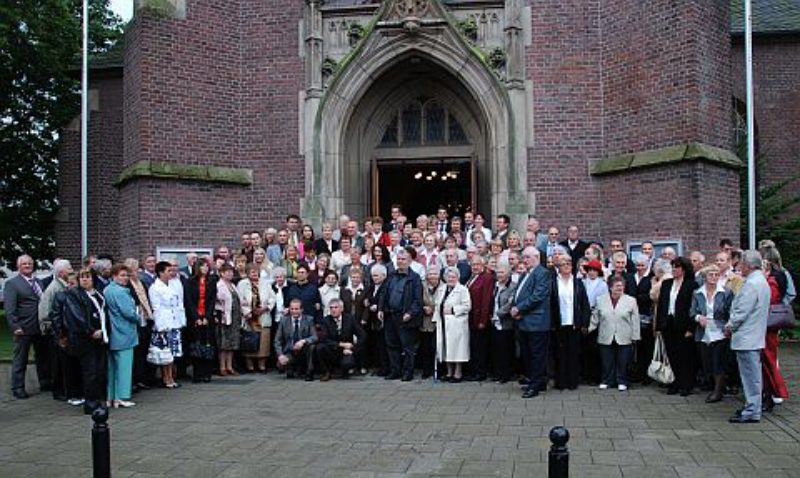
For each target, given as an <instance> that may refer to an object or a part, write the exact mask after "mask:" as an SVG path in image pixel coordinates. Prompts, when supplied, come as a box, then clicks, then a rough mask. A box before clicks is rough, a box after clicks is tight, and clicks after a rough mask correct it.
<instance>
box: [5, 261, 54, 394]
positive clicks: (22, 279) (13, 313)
mask: <svg viewBox="0 0 800 478" xmlns="http://www.w3.org/2000/svg"><path fill="white" fill-rule="evenodd" d="M17 271H18V272H19V274H17V276H15V277H13V278H11V279H9V280H8V281H6V283H5V290H4V292H5V310H6V320H8V328H9V330H11V333H12V334H13V335H14V355H13V357H14V358H13V361H12V363H11V393H12V394H13V395H14V398H17V399H20V400H22V399H26V398H28V394H27V393H26V392H25V369H26V368H27V367H28V352H29V351H30V348H31V345H32V346H33V348H34V350H35V352H36V373H37V375H38V376H39V388H40V390H42V391H45V390H50V387H51V384H50V367H49V355H50V354H49V349H48V345H47V341H46V340H45V338H44V337H43V336H42V331H41V328H40V326H39V300H40V298H41V297H42V293H43V290H42V283H41V281H40V280H39V279H37V278H36V277H34V275H33V258H31V256H28V255H22V256H19V258H17Z"/></svg>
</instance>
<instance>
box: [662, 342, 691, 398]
mask: <svg viewBox="0 0 800 478" xmlns="http://www.w3.org/2000/svg"><path fill="white" fill-rule="evenodd" d="M664 345H666V347H667V358H669V362H670V365H672V370H673V371H674V372H675V381H674V382H672V384H671V385H670V388H671V389H673V390H680V391H682V392H689V391H691V390H692V388H694V380H695V374H696V373H697V369H696V366H695V353H696V352H697V350H696V348H695V341H694V335H692V336H691V337H684V333H683V332H680V331H672V330H669V331H666V332H665V333H664Z"/></svg>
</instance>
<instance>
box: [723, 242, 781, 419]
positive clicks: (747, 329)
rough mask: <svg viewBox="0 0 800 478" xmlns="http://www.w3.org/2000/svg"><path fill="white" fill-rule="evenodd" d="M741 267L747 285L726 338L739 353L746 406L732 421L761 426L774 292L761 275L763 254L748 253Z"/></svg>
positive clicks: (737, 300) (736, 300)
mask: <svg viewBox="0 0 800 478" xmlns="http://www.w3.org/2000/svg"><path fill="white" fill-rule="evenodd" d="M739 266H740V267H741V271H742V275H743V276H744V277H745V282H744V285H743V286H742V289H741V290H740V291H739V293H738V294H736V295H735V296H734V299H733V303H732V304H731V313H730V319H728V323H727V324H726V325H725V335H726V336H728V337H730V338H731V350H733V351H734V352H736V361H737V363H738V364H739V376H740V377H741V379H742V388H743V389H744V396H745V406H744V408H742V409H741V410H739V411H737V412H736V414H735V415H734V416H732V417H731V418H730V420H729V421H730V422H731V423H757V422H759V421H760V420H761V393H762V379H761V351H762V350H763V349H764V337H765V336H766V333H767V316H768V315H769V300H770V289H769V284H767V279H766V277H764V273H763V272H762V271H761V254H759V252H758V251H754V250H749V251H745V252H744V253H743V254H742V260H741V262H740V263H739Z"/></svg>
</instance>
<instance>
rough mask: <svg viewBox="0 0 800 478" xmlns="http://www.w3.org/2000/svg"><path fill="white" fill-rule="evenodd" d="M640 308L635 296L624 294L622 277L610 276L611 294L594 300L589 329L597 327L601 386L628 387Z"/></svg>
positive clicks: (620, 389)
mask: <svg viewBox="0 0 800 478" xmlns="http://www.w3.org/2000/svg"><path fill="white" fill-rule="evenodd" d="M639 326H640V322H639V308H638V307H637V305H636V299H635V298H633V297H631V296H629V295H627V294H625V280H624V279H622V278H621V277H612V278H611V293H610V294H609V295H603V296H600V297H599V298H598V299H597V307H595V309H594V311H592V321H591V324H590V325H589V330H595V329H596V330H598V334H597V343H598V344H599V345H600V361H601V363H602V367H603V376H602V381H601V382H600V389H601V390H605V389H607V388H608V387H613V386H614V385H616V386H617V389H618V390H619V391H620V392H624V391H625V390H627V389H628V378H627V372H628V366H629V365H630V363H631V358H632V357H633V342H636V341H638V340H639V338H640V330H639Z"/></svg>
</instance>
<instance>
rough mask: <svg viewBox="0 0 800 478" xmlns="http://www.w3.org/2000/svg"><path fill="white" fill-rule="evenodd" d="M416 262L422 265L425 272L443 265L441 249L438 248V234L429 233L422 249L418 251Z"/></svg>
mask: <svg viewBox="0 0 800 478" xmlns="http://www.w3.org/2000/svg"><path fill="white" fill-rule="evenodd" d="M416 261H417V262H418V263H420V264H422V267H423V270H428V268H430V267H439V266H440V265H441V262H440V258H439V249H438V248H437V247H436V233H433V232H429V233H427V234H426V235H425V239H424V240H423V241H422V247H421V248H420V249H419V250H418V251H417V259H416Z"/></svg>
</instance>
